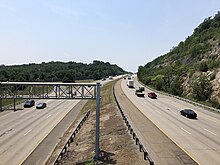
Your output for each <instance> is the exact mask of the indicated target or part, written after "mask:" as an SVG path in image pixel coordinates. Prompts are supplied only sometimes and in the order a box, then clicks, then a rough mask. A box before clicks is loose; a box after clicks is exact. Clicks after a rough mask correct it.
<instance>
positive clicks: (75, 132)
mask: <svg viewBox="0 0 220 165" xmlns="http://www.w3.org/2000/svg"><path fill="white" fill-rule="evenodd" d="M89 115H90V111H88V112H87V113H86V114H85V116H84V117H83V119H82V120H81V121H80V123H79V124H78V126H77V127H76V129H75V130H74V132H73V133H72V135H71V136H70V138H69V139H68V140H67V142H66V144H65V145H64V147H63V148H62V150H61V151H60V153H59V155H58V157H57V159H56V160H55V161H54V163H53V164H54V165H60V164H61V159H62V158H63V156H64V155H65V154H66V152H67V148H68V147H69V146H70V144H71V143H72V142H73V141H74V139H75V137H76V134H77V133H78V132H79V130H80V129H81V127H82V125H83V124H84V122H85V121H86V120H87V119H88V117H89Z"/></svg>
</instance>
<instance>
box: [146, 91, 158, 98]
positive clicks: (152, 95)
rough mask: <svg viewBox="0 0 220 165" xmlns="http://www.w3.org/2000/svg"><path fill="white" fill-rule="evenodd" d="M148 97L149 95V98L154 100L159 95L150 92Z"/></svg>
mask: <svg viewBox="0 0 220 165" xmlns="http://www.w3.org/2000/svg"><path fill="white" fill-rule="evenodd" d="M147 95H148V97H150V98H152V99H156V98H157V95H156V93H154V92H149V93H148V94H147Z"/></svg>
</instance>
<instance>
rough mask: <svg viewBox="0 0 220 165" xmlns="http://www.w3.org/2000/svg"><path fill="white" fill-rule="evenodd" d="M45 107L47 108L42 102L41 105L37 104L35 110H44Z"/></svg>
mask: <svg viewBox="0 0 220 165" xmlns="http://www.w3.org/2000/svg"><path fill="white" fill-rule="evenodd" d="M46 107H47V104H46V103H44V102H43V103H38V104H37V106H36V108H37V109H44V108H46Z"/></svg>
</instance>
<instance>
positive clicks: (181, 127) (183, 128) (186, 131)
mask: <svg viewBox="0 0 220 165" xmlns="http://www.w3.org/2000/svg"><path fill="white" fill-rule="evenodd" d="M181 129H182V130H183V131H185V132H186V133H188V134H190V135H191V133H190V132H189V131H187V130H185V129H184V128H182V127H181Z"/></svg>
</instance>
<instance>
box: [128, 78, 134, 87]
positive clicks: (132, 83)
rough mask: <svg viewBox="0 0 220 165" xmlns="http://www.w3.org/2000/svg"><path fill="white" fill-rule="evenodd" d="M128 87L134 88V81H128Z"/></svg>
mask: <svg viewBox="0 0 220 165" xmlns="http://www.w3.org/2000/svg"><path fill="white" fill-rule="evenodd" d="M127 86H128V87H129V88H134V80H127Z"/></svg>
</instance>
